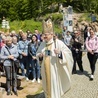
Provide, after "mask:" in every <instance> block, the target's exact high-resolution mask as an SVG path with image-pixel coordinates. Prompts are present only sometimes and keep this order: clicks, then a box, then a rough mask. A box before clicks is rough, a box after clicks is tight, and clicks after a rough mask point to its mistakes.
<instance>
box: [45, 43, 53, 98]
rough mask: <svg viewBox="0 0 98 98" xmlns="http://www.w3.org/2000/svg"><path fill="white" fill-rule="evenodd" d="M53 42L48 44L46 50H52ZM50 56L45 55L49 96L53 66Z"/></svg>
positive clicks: (49, 97)
mask: <svg viewBox="0 0 98 98" xmlns="http://www.w3.org/2000/svg"><path fill="white" fill-rule="evenodd" d="M51 46H52V44H49V45H47V46H46V50H51ZM50 63H51V62H50V56H45V61H44V68H45V76H46V94H47V98H51V66H50Z"/></svg>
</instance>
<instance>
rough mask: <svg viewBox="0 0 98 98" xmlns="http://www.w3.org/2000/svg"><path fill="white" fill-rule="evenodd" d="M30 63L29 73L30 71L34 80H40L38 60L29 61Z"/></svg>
mask: <svg viewBox="0 0 98 98" xmlns="http://www.w3.org/2000/svg"><path fill="white" fill-rule="evenodd" d="M30 61H31V62H30V63H31V71H32V75H33V78H35V79H38V78H40V65H39V62H38V60H33V59H31V60H30Z"/></svg>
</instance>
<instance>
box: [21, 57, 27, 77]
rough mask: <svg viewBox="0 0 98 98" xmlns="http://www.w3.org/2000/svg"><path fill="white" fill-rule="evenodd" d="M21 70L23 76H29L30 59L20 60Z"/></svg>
mask: <svg viewBox="0 0 98 98" xmlns="http://www.w3.org/2000/svg"><path fill="white" fill-rule="evenodd" d="M20 68H21V71H22V76H25V75H26V76H27V77H28V74H29V65H28V57H23V58H22V59H20ZM24 69H26V73H25V72H24Z"/></svg>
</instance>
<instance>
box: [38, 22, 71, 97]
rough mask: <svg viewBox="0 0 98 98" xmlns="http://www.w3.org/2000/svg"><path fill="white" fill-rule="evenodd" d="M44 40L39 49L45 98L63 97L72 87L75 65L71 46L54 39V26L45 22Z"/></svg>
mask: <svg viewBox="0 0 98 98" xmlns="http://www.w3.org/2000/svg"><path fill="white" fill-rule="evenodd" d="M43 30H44V31H43V32H44V41H43V42H42V43H41V44H40V46H39V48H38V50H37V54H36V56H37V58H38V59H39V58H43V59H42V62H41V76H42V85H43V90H44V93H45V98H61V96H63V95H64V93H65V92H67V91H68V90H69V89H70V88H71V78H70V72H71V69H72V65H73V59H72V54H71V51H70V50H69V48H68V47H67V46H66V45H65V44H64V43H63V42H62V41H61V40H59V39H58V38H56V39H53V36H54V33H53V26H52V27H51V26H50V25H49V28H48V24H45V22H44V23H43Z"/></svg>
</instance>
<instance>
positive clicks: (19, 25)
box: [10, 19, 42, 32]
mask: <svg viewBox="0 0 98 98" xmlns="http://www.w3.org/2000/svg"><path fill="white" fill-rule="evenodd" d="M36 28H37V29H38V30H40V31H42V23H41V22H35V21H34V20H33V19H32V20H25V21H13V22H10V30H15V31H17V32H18V31H19V30H20V29H22V30H23V31H24V32H25V31H26V30H30V31H32V32H33V31H34V29H36Z"/></svg>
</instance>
